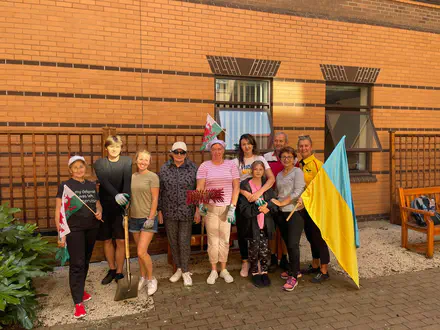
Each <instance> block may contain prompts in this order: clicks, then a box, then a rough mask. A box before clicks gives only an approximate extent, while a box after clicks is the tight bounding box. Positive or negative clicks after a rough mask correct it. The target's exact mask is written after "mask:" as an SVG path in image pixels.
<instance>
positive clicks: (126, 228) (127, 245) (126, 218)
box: [124, 215, 130, 259]
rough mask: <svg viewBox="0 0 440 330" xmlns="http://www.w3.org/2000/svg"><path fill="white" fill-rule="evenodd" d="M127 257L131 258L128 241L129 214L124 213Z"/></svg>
mask: <svg viewBox="0 0 440 330" xmlns="http://www.w3.org/2000/svg"><path fill="white" fill-rule="evenodd" d="M124 234H125V258H126V259H130V242H129V241H128V215H124Z"/></svg>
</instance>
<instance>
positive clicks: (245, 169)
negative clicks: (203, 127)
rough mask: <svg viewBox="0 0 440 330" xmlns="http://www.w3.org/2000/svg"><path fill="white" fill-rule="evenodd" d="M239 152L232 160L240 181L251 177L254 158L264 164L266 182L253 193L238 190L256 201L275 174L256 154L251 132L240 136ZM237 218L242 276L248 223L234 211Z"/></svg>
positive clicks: (246, 254) (246, 260)
mask: <svg viewBox="0 0 440 330" xmlns="http://www.w3.org/2000/svg"><path fill="white" fill-rule="evenodd" d="M239 145H240V148H239V152H238V158H235V159H234V160H233V162H234V163H235V165H236V166H237V168H238V172H239V174H240V182H241V181H243V180H246V179H247V178H250V177H252V169H251V166H252V163H253V162H254V161H256V160H260V161H262V162H263V164H264V170H265V177H266V178H267V181H266V183H265V184H264V185H263V186H262V187H261V188H260V189H259V190H258V191H256V192H255V193H253V194H252V193H250V192H248V191H246V190H240V194H242V195H243V196H244V197H246V199H247V200H248V201H249V202H255V201H257V200H258V199H259V198H260V197H261V196H263V194H264V193H265V192H266V191H267V190H269V189H270V188H271V187H272V185H273V184H274V182H275V176H274V175H273V173H272V170H271V169H270V166H269V164H268V163H267V161H266V159H264V157H263V156H259V155H258V147H257V141H256V140H255V138H254V137H253V136H252V135H251V134H243V135H242V136H241V137H240V141H239ZM236 218H237V233H238V246H239V247H240V255H241V260H242V264H241V271H240V275H241V276H242V277H247V276H248V273H249V264H248V257H249V251H248V241H247V240H246V239H245V233H246V231H247V228H248V226H249V224H248V223H247V222H246V219H245V218H243V217H241V216H240V214H239V212H238V207H237V212H236Z"/></svg>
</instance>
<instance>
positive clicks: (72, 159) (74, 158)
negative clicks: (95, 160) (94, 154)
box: [67, 155, 86, 166]
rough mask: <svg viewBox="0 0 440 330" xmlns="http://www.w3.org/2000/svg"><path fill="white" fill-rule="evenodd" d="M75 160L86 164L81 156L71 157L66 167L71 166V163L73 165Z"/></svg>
mask: <svg viewBox="0 0 440 330" xmlns="http://www.w3.org/2000/svg"><path fill="white" fill-rule="evenodd" d="M77 160H82V161H83V162H84V164H86V160H85V159H84V157H83V156H78V155H76V156H72V157H70V158H69V162H68V163H67V166H70V165H72V164H73V163H75V162H76V161H77Z"/></svg>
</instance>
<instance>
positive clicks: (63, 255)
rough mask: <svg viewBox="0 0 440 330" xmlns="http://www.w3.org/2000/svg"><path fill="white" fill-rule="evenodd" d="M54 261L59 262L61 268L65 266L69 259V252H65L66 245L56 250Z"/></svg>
mask: <svg viewBox="0 0 440 330" xmlns="http://www.w3.org/2000/svg"><path fill="white" fill-rule="evenodd" d="M55 259H56V260H59V261H60V264H61V266H64V265H65V264H66V262H67V261H68V260H69V259H70V255H69V251H67V245H66V246H64V247H59V248H58V250H57V253H56V254H55Z"/></svg>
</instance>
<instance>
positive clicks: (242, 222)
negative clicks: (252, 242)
mask: <svg viewBox="0 0 440 330" xmlns="http://www.w3.org/2000/svg"><path fill="white" fill-rule="evenodd" d="M238 208H239V206H238V205H237V210H236V211H235V217H236V225H237V236H238V247H239V248H240V256H241V260H247V259H249V246H248V240H247V239H246V238H245V237H246V232H247V231H248V229H249V228H248V226H249V222H248V220H247V219H245V218H244V217H242V216H241V214H240V212H239V211H238Z"/></svg>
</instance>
